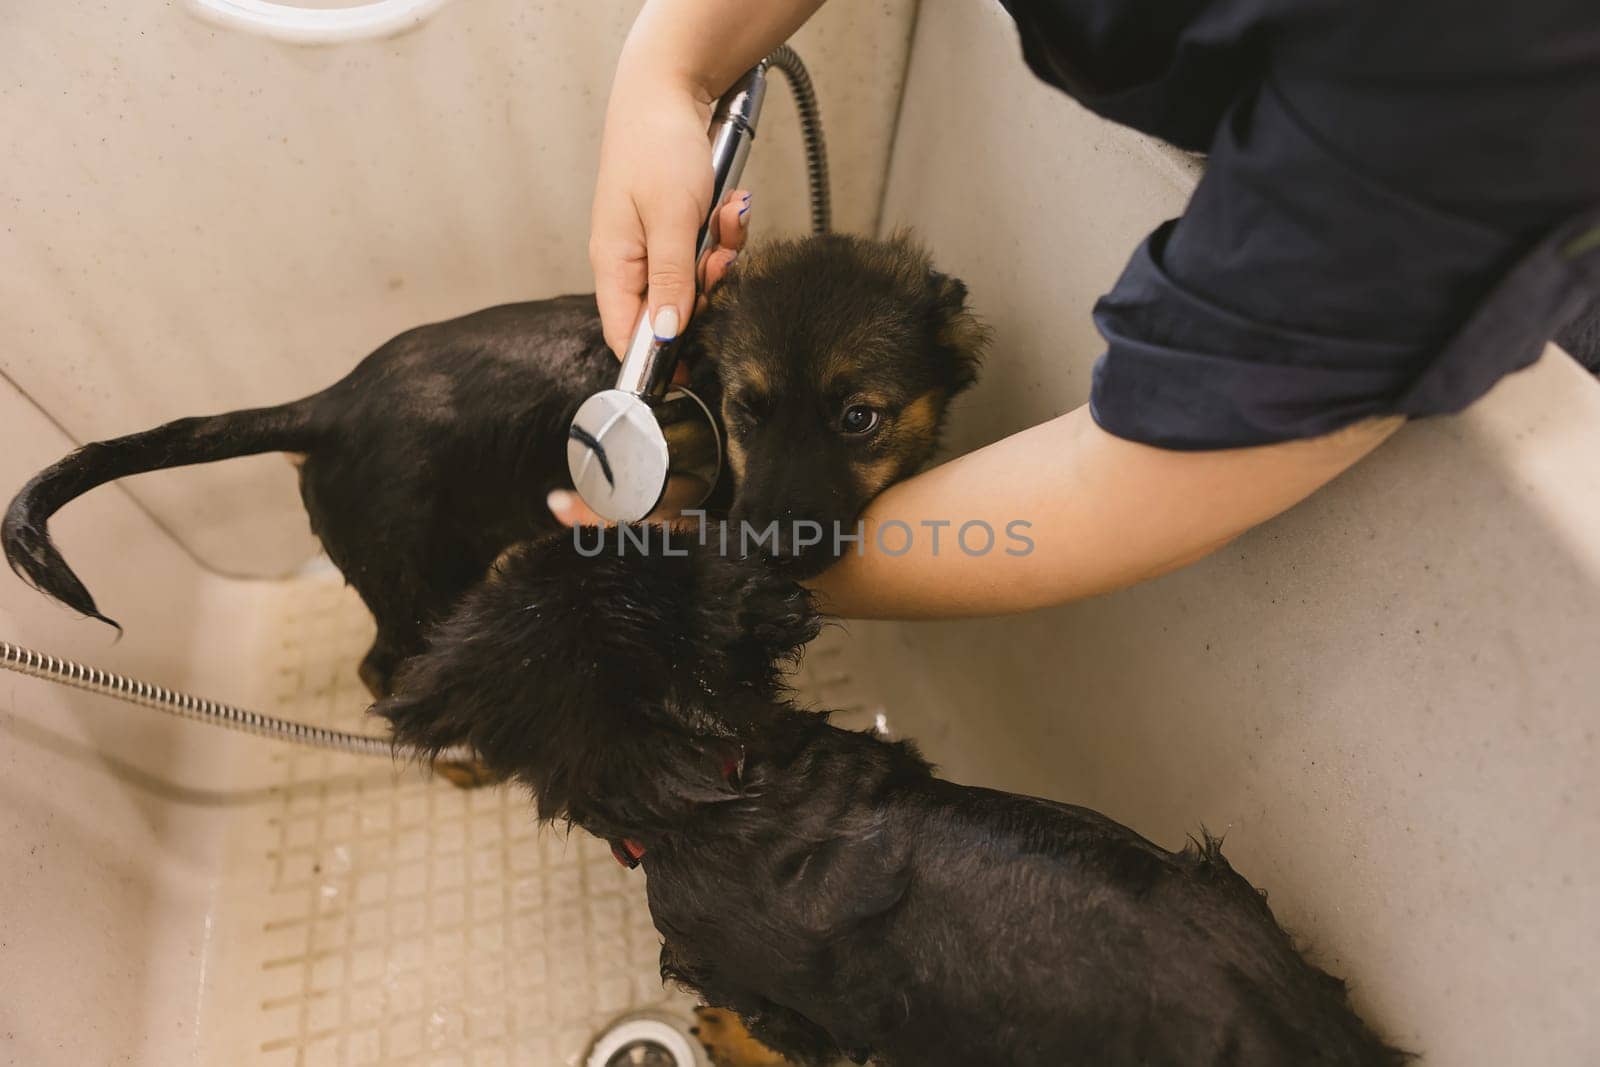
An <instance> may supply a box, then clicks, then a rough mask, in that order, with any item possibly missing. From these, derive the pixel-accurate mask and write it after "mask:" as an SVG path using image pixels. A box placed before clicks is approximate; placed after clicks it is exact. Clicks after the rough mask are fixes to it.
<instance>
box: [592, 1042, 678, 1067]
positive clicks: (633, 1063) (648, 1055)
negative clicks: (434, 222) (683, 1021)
mask: <svg viewBox="0 0 1600 1067" xmlns="http://www.w3.org/2000/svg"><path fill="white" fill-rule="evenodd" d="M606 1067H683V1065H682V1064H680V1063H679V1062H678V1060H677V1057H675V1056H673V1054H672V1050H671V1049H669V1048H667V1047H666V1046H665V1045H662V1044H659V1043H657V1042H655V1041H634V1042H630V1043H629V1044H627V1045H624V1046H623V1047H622V1048H619V1049H617V1051H616V1052H613V1053H612V1054H611V1058H610V1059H609V1060H606Z"/></svg>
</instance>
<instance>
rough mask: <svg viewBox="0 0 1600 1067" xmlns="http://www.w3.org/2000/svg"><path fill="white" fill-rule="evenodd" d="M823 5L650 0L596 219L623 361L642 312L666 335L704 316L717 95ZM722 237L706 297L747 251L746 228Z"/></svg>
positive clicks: (603, 316)
mask: <svg viewBox="0 0 1600 1067" xmlns="http://www.w3.org/2000/svg"><path fill="white" fill-rule="evenodd" d="M821 2H822V0H763V2H762V3H760V4H754V5H752V4H749V3H747V2H746V0H649V2H648V3H646V4H645V5H644V8H643V10H641V11H640V12H639V18H638V19H637V20H636V21H635V22H634V24H633V29H632V30H631V31H630V32H629V34H628V40H627V42H626V43H625V44H624V45H623V46H622V55H621V57H620V58H619V59H618V60H617V76H616V79H615V80H614V81H613V82H612V85H611V101H610V103H609V104H608V105H607V108H606V129H605V135H604V137H603V138H602V139H601V142H600V174H599V178H598V179H597V180H596V182H595V190H594V208H593V210H592V211H591V213H590V219H589V225H590V232H589V262H590V264H591V265H592V266H593V267H594V285H595V298H596V300H597V301H598V302H599V305H600V322H601V325H602V327H603V328H604V331H605V338H606V344H608V345H610V346H611V349H612V351H614V352H616V353H617V355H618V357H619V358H620V357H621V355H622V353H623V351H624V350H626V348H627V345H628V340H629V338H630V336H631V335H632V333H633V328H634V325H635V323H637V322H638V321H639V312H640V310H641V309H642V308H646V307H648V308H649V311H650V322H651V324H652V327H653V328H654V330H655V332H656V336H658V337H662V338H672V337H676V336H677V335H678V334H679V333H680V332H681V331H682V329H683V328H684V326H686V325H687V324H688V322H689V316H690V315H691V314H692V313H693V311H694V306H693V305H694V293H695V268H696V264H695V261H694V256H695V237H696V235H697V234H698V233H699V231H700V226H701V224H702V223H704V222H705V220H706V215H707V213H709V212H710V210H711V143H710V141H709V140H708V138H707V136H706V130H707V127H708V126H709V125H710V124H711V109H712V105H713V104H714V103H715V102H716V98H717V96H718V95H720V94H721V93H723V92H724V91H726V90H727V88H728V86H730V85H732V84H733V82H734V80H735V79H736V78H738V76H739V75H740V73H742V72H743V71H745V70H748V69H749V68H750V67H752V66H754V65H755V64H756V62H757V61H759V60H760V59H761V57H762V56H764V55H766V54H767V53H768V52H770V51H772V49H773V48H775V47H777V46H778V45H779V44H780V43H782V42H783V41H784V40H786V39H787V38H788V37H789V35H790V34H792V33H793V32H794V31H795V30H796V29H798V28H799V26H800V24H801V23H803V22H804V21H805V20H806V19H807V18H808V17H809V16H810V15H811V13H812V12H813V11H815V10H816V9H817V8H818V7H819V6H820V5H821ZM730 203H731V204H733V205H734V207H733V209H732V214H734V215H735V216H737V215H738V214H739V212H740V210H741V209H742V208H744V207H747V206H748V203H747V198H745V197H744V196H743V194H735V195H734V196H733V197H732V198H731V199H730ZM726 216H727V213H726V212H725V213H724V214H723V218H724V220H725V219H726ZM721 232H722V234H723V235H724V236H726V237H729V238H730V240H727V241H723V242H721V244H722V245H723V247H721V248H720V249H719V250H718V251H717V252H716V253H714V254H713V255H712V256H711V257H708V258H709V259H710V260H711V262H710V263H708V264H705V265H703V267H704V269H706V270H707V272H708V277H706V278H704V279H702V280H701V281H702V285H701V288H702V289H709V288H711V286H712V285H714V284H715V279H716V277H720V274H721V272H723V271H726V269H727V265H728V263H729V262H731V261H732V259H733V253H735V252H736V251H737V249H738V247H739V245H741V244H743V241H744V228H743V227H742V226H736V227H733V228H731V229H730V228H729V227H728V226H726V225H724V226H723V227H722V231H721Z"/></svg>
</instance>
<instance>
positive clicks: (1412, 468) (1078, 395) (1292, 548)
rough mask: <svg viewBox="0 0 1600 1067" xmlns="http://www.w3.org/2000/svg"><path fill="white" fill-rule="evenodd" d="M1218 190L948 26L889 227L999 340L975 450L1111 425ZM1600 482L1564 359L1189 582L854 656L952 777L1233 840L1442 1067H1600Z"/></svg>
mask: <svg viewBox="0 0 1600 1067" xmlns="http://www.w3.org/2000/svg"><path fill="white" fill-rule="evenodd" d="M957 143H959V144H960V145H961V149H960V152H959V159H960V162H959V165H957V164H956V163H954V162H953V155H954V154H953V152H952V146H953V145H954V144H957ZM1193 177H1194V169H1193V166H1192V164H1191V163H1190V162H1189V161H1188V160H1187V159H1186V158H1185V157H1183V156H1181V155H1179V154H1176V153H1172V152H1170V151H1168V150H1165V149H1162V148H1159V147H1157V146H1155V145H1153V144H1151V143H1150V142H1148V141H1146V140H1144V139H1142V138H1140V137H1138V136H1136V135H1133V134H1131V133H1128V132H1126V131H1123V130H1120V129H1117V128H1114V127H1111V126H1109V125H1107V124H1105V123H1103V122H1101V121H1099V120H1097V119H1095V118H1094V117H1092V116H1091V115H1089V114H1088V113H1087V112H1085V111H1083V110H1082V109H1081V108H1079V107H1077V106H1076V105H1075V104H1073V103H1072V102H1071V101H1069V100H1068V99H1066V98H1065V97H1063V96H1061V95H1059V94H1057V93H1055V92H1053V91H1051V90H1048V89H1047V88H1045V87H1044V86H1043V85H1042V84H1040V83H1037V82H1035V81H1034V80H1033V79H1032V78H1031V76H1030V75H1029V74H1028V73H1027V71H1026V69H1025V68H1024V67H1023V65H1022V63H1021V61H1020V57H1019V50H1018V46H1017V41H1016V36H1015V31H1014V29H1013V28H1012V26H1011V24H1010V21H1009V20H1008V19H1007V17H1006V16H1005V14H1004V13H1003V12H1002V11H1001V10H1000V8H999V6H998V4H994V3H977V2H972V3H941V4H924V5H923V6H922V10H921V15H920V17H919V20H918V25H917V33H916V37H915V40H914V44H913V47H912V61H911V67H910V73H909V76H908V82H907V91H906V96H905V102H904V107H903V111H902V118H901V122H900V125H899V129H898V133H897V136H896V139H895V146H894V153H893V156H892V159H891V164H890V173H889V185H888V193H887V198H886V202H885V212H884V219H883V223H884V225H885V227H890V226H894V225H899V224H913V225H915V226H916V227H917V228H918V229H919V230H920V231H921V232H922V234H923V235H924V237H925V238H926V239H927V240H928V242H929V243H930V244H931V246H932V247H933V249H934V252H935V255H936V257H937V259H938V260H939V262H940V264H941V266H942V267H944V268H945V269H947V270H950V271H952V272H954V273H956V274H958V275H960V276H961V277H963V278H964V279H965V280H966V281H967V282H968V283H969V284H970V286H971V289H972V295H973V300H974V302H975V304H976V306H977V307H978V308H979V309H980V310H981V311H982V313H983V314H984V316H985V317H986V318H987V319H988V320H989V322H990V324H991V325H992V326H993V327H994V330H995V345H994V350H993V353H992V355H991V357H990V359H989V362H988V367H987V369H986V371H985V374H984V378H983V380H982V382H981V384H980V385H979V386H978V387H977V388H976V389H975V390H973V392H972V393H971V395H970V396H968V397H967V398H965V400H964V401H963V402H962V405H961V407H960V409H959V412H958V414H957V415H956V417H955V420H954V426H953V433H952V437H953V446H954V451H964V450H966V449H968V448H971V447H974V446H978V445H981V444H984V443H987V442H989V441H992V440H995V439H997V438H999V437H1002V436H1004V435H1006V434H1008V433H1011V432H1013V431H1016V430H1019V429H1021V428H1023V427H1026V426H1029V425H1032V424H1034V423H1036V422H1038V421H1040V420H1043V419H1047V418H1049V417H1051V416H1053V415H1056V414H1058V413H1060V412H1062V411H1065V410H1068V409H1070V408H1072V407H1075V406H1077V405H1078V404H1081V403H1082V402H1083V401H1084V400H1085V399H1086V397H1087V393H1088V388H1089V375H1090V368H1091V366H1092V364H1093V361H1094V359H1095V358H1096V357H1097V356H1098V354H1099V352H1100V348H1101V345H1100V340H1099V338H1098V337H1097V336H1096V335H1095V333H1094V330H1093V327H1092V325H1091V323H1090V320H1089V310H1090V307H1091V306H1092V304H1093V302H1094V300H1095V298H1096V297H1097V296H1098V295H1099V294H1101V293H1103V292H1105V291H1106V290H1107V289H1108V288H1109V287H1110V285H1111V284H1112V282H1113V281H1114V280H1115V278H1116V276H1117V274H1118V273H1119V272H1120V270H1121V268H1122V266H1123V263H1124V261H1125V259H1126V257H1127V255H1128V254H1129V252H1130V251H1131V250H1132V249H1133V248H1134V247H1135V245H1136V244H1137V242H1138V241H1139V240H1140V239H1141V238H1142V237H1143V236H1144V235H1145V234H1146V233H1147V232H1148V231H1149V230H1150V229H1152V228H1153V227H1154V226H1155V225H1156V224H1157V223H1159V222H1160V221H1161V220H1163V219H1165V218H1168V217H1171V216H1173V215H1175V214H1177V213H1178V212H1179V211H1181V209H1182V207H1183V204H1184V202H1185V200H1186V198H1187V196H1188V192H1189V190H1190V188H1191V186H1192V182H1193ZM1596 456H1600V382H1597V381H1596V380H1595V379H1594V378H1593V377H1592V376H1589V375H1587V374H1585V373H1583V372H1582V371H1581V370H1580V369H1579V368H1578V367H1577V365H1576V364H1575V363H1574V362H1573V361H1572V360H1571V359H1570V358H1568V357H1567V356H1566V355H1564V354H1563V353H1561V352H1559V351H1557V350H1555V349H1551V350H1550V351H1549V352H1548V353H1547V354H1546V356H1545V357H1544V359H1543V360H1542V361H1541V362H1540V363H1539V364H1538V365H1537V366H1536V367H1534V368H1533V369H1531V370H1529V371H1527V372H1525V373H1523V374H1520V375H1517V376H1514V377H1513V378H1511V379H1509V380H1507V381H1506V382H1504V383H1503V384H1502V385H1501V386H1500V387H1499V388H1497V389H1496V390H1495V391H1494V393H1493V394H1492V395H1491V396H1489V397H1488V398H1487V399H1486V400H1485V401H1483V402H1482V403H1480V404H1479V405H1477V406H1476V407H1474V408H1473V409H1472V410H1471V411H1469V412H1468V413H1466V414H1465V415H1463V416H1461V417H1458V418H1449V419H1434V420H1429V421H1427V422H1424V423H1420V424H1416V425H1413V426H1411V427H1408V428H1407V429H1405V430H1403V431H1402V432H1401V433H1400V434H1399V435H1398V436H1397V437H1396V438H1395V439H1394V440H1393V441H1392V442H1391V443H1390V444H1388V445H1386V446H1385V447H1384V448H1383V449H1381V450H1380V452H1379V453H1378V454H1377V455H1375V456H1374V457H1373V458H1371V459H1370V460H1368V461H1367V462H1365V463H1364V464H1362V465H1361V466H1360V467H1359V469H1357V470H1355V471H1353V472H1351V473H1349V474H1348V475H1346V476H1345V477H1343V478H1341V479H1339V481H1338V482H1336V483H1335V484H1334V485H1333V486H1331V487H1330V488H1329V489H1327V490H1326V491H1324V492H1322V493H1320V494H1318V495H1317V496H1316V497H1315V498H1314V499H1313V500H1311V501H1310V502H1308V503H1306V504H1305V505H1303V506H1301V507H1299V508H1296V509H1295V510H1294V511H1292V512H1291V513H1290V514H1288V515H1286V516H1284V517H1282V518H1280V519H1279V520H1277V521H1275V522H1272V523H1269V524H1267V525H1266V526H1265V527H1263V528H1261V529H1258V530H1256V531H1255V532H1253V533H1251V534H1250V535H1248V536H1246V537H1244V538H1242V539H1240V540H1239V541H1238V542H1237V543H1236V544H1234V545H1232V546H1230V547H1228V548H1227V549H1225V550H1223V551H1221V552H1219V553H1218V554H1217V555H1216V556H1214V557H1213V558H1211V559H1209V560H1207V561H1205V562H1203V563H1201V564H1199V565H1198V566H1195V567H1191V568H1189V569H1187V570H1185V571H1183V572H1181V573H1178V574H1175V575H1172V576H1170V577H1167V578H1164V579H1161V580H1159V581H1156V582H1153V583H1150V584H1148V585H1146V586H1144V587H1142V588H1139V589H1135V590H1129V591H1127V592H1123V593H1119V594H1116V595H1112V596H1106V597H1102V598H1099V599H1097V600H1094V601H1091V602H1088V603H1081V604H1076V605H1072V606H1069V607H1065V608H1061V609H1058V610H1053V611H1046V612H1040V613H1037V614H1034V615H1030V616H1027V617H1024V618H1020V619H1006V620H994V621H981V622H963V623H951V624H913V625H901V624H855V625H853V626H852V628H851V630H852V635H853V639H854V640H853V643H852V645H851V653H852V655H853V657H854V660H855V663H856V669H855V671H854V676H855V677H857V678H862V679H866V680H867V681H866V682H865V684H866V685H868V686H869V687H872V688H874V689H875V690H876V692H875V693H874V694H873V696H872V698H871V699H875V700H876V701H877V702H879V703H881V704H882V705H883V706H884V708H885V709H886V711H887V713H888V715H889V718H890V721H891V722H892V723H894V724H895V725H896V726H897V727H898V728H899V729H901V730H902V731H903V732H905V733H908V734H911V735H914V736H917V737H918V738H919V739H920V740H921V741H923V742H924V744H925V745H926V746H927V747H928V748H929V749H930V750H931V752H932V753H933V755H934V757H935V758H936V759H937V760H938V761H939V762H940V763H942V764H943V765H944V766H945V768H946V770H947V771H948V772H949V773H950V774H951V775H952V776H954V777H957V778H962V779H965V780H969V781H981V782H985V783H991V784H995V785H1000V786H1004V787H1006V788H1011V789H1022V790H1030V791H1035V792H1039V793H1043V794H1047V795H1049V796H1052V797H1057V798H1061V799H1064V800H1070V801H1074V802H1078V803H1083V804H1088V805H1091V806H1093V807H1096V808H1100V809H1102V810H1104V811H1106V812H1108V813H1109V814H1111V815H1113V816H1115V817H1117V818H1119V819H1121V820H1123V821H1125V822H1127V823H1129V824H1131V825H1133V826H1134V827H1136V828H1137V829H1139V830H1140V831H1141V832H1143V833H1145V834H1146V835H1148V836H1150V837H1152V838H1153V839H1155V840H1157V841H1159V842H1161V843H1163V844H1165V845H1167V846H1169V847H1177V846H1179V845H1181V844H1182V842H1183V840H1184V836H1185V834H1188V833H1196V832H1198V830H1199V828H1200V827H1201V826H1202V825H1204V826H1206V827H1209V828H1210V829H1211V830H1212V831H1213V832H1215V833H1219V834H1223V833H1225V834H1226V837H1227V852H1228V855H1229V856H1230V857H1231V858H1232V859H1233V861H1234V862H1235V864H1236V865H1237V866H1238V867H1239V868H1240V869H1241V870H1242V871H1244V872H1245V874H1246V875H1247V876H1249V877H1250V878H1251V879H1252V880H1253V881H1255V882H1256V883H1257V884H1258V885H1261V886H1264V887H1266V888H1267V889H1268V890H1269V891H1270V893H1271V900H1272V904H1273V907H1274V910H1275V911H1276V912H1277V914H1278V915H1279V917H1280V918H1281V919H1282V920H1283V921H1284V922H1285V923H1286V925H1288V926H1289V928H1290V929H1292V930H1293V931H1294V932H1295V933H1296V934H1297V935H1299V936H1300V938H1301V939H1302V940H1303V941H1304V942H1305V943H1307V944H1309V945H1310V946H1311V948H1312V951H1313V955H1314V957H1315V958H1316V959H1317V960H1318V961H1319V962H1321V963H1322V964H1323V965H1324V966H1326V967H1327V968H1329V969H1330V970H1332V971H1334V972H1336V973H1339V974H1342V975H1344V976H1346V977H1348V978H1349V979H1350V981H1351V984H1352V986H1353V988H1354V991H1355V999H1356V1001H1357V1003H1358V1005H1359V1006H1360V1008H1361V1009H1362V1010H1363V1011H1364V1012H1365V1013H1366V1014H1367V1016H1368V1017H1369V1018H1371V1019H1372V1020H1373V1021H1374V1022H1375V1023H1377V1024H1378V1025H1380V1026H1381V1027H1382V1028H1383V1029H1384V1030H1385V1031H1386V1032H1387V1033H1389V1034H1390V1035H1392V1037H1393V1038H1394V1039H1396V1040H1397V1041H1399V1042H1400V1043H1402V1044H1404V1045H1406V1046H1407V1047H1410V1048H1414V1049H1417V1050H1419V1051H1422V1052H1424V1053H1426V1054H1427V1059H1426V1061H1425V1062H1430V1063H1439V1064H1461V1065H1484V1067H1490V1065H1498V1064H1505V1063H1535V1062H1536V1063H1547V1064H1579V1063H1587V1062H1592V1058H1593V1055H1594V1053H1595V1050H1596V1049H1600V1024H1597V1022H1596V1019H1595V1015H1594V1012H1593V1011H1592V1006H1593V1004H1594V1003H1595V1002H1596V999H1597V997H1600V964H1597V962H1596V961H1597V960H1600V923H1597V922H1596V911H1595V908H1594V906H1593V893H1592V892H1591V891H1590V887H1592V886H1593V885H1595V884H1596V882H1597V881H1600V777H1597V776H1596V775H1595V773H1594V768H1595V767H1596V766H1597V765H1600V730H1597V727H1596V724H1597V723H1600V658H1597V657H1596V655H1595V650H1596V648H1600V467H1597V466H1596V464H1595V457H1596ZM871 699H869V702H871Z"/></svg>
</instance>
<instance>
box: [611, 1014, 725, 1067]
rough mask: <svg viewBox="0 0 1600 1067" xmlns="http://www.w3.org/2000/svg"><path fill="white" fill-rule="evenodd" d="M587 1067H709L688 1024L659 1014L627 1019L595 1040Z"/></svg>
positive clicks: (614, 1025) (627, 1017)
mask: <svg viewBox="0 0 1600 1067" xmlns="http://www.w3.org/2000/svg"><path fill="white" fill-rule="evenodd" d="M584 1064H585V1067H708V1065H707V1063H706V1058H705V1054H704V1053H703V1052H702V1051H701V1050H700V1045H699V1043H698V1042H696V1041H695V1040H694V1039H693V1038H692V1037H690V1036H689V1029H688V1023H687V1022H685V1021H684V1020H681V1019H677V1018H674V1017H673V1016H670V1015H666V1014H662V1013H658V1012H640V1013H638V1014H635V1015H625V1016H623V1017H622V1018H620V1019H618V1020H617V1021H616V1022H614V1023H612V1024H611V1025H610V1026H608V1027H606V1029H605V1030H604V1031H603V1032H602V1033H601V1034H600V1036H599V1037H597V1038H595V1042H594V1045H593V1047H592V1048H590V1050H589V1058H588V1059H587V1060H585V1061H584Z"/></svg>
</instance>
